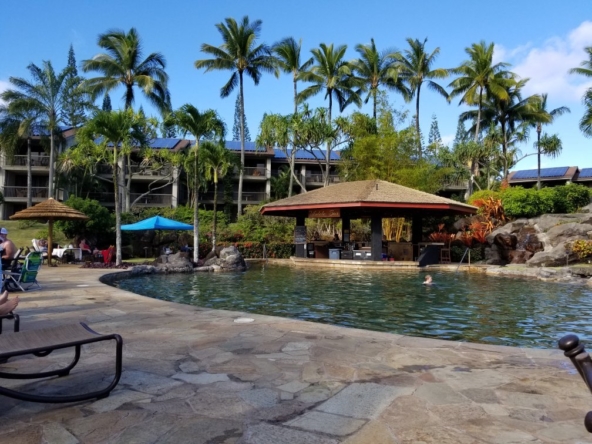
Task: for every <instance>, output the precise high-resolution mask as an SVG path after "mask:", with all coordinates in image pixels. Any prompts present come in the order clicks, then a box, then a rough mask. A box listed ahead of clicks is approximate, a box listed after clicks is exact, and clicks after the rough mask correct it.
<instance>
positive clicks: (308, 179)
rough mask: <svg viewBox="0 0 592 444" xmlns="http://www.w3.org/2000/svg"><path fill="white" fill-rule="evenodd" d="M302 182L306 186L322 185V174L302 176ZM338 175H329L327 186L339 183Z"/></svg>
mask: <svg viewBox="0 0 592 444" xmlns="http://www.w3.org/2000/svg"><path fill="white" fill-rule="evenodd" d="M304 182H305V184H306V185H319V186H322V185H324V180H323V175H322V174H307V175H306V176H304ZM339 182H340V179H339V175H338V174H330V175H329V184H333V183H339Z"/></svg>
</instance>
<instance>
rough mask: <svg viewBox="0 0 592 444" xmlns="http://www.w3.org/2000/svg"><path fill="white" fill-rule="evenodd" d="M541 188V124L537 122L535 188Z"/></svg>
mask: <svg viewBox="0 0 592 444" xmlns="http://www.w3.org/2000/svg"><path fill="white" fill-rule="evenodd" d="M540 189H541V124H540V123H539V124H537V190H540Z"/></svg>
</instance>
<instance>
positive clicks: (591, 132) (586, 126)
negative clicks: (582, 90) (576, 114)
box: [580, 90, 592, 137]
mask: <svg viewBox="0 0 592 444" xmlns="http://www.w3.org/2000/svg"><path fill="white" fill-rule="evenodd" d="M584 106H585V107H586V110H585V111H584V115H583V116H582V118H581V120H580V131H582V132H583V133H584V135H585V136H586V137H592V91H591V90H588V91H587V92H586V94H585V95H584Z"/></svg>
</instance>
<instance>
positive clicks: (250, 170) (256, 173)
mask: <svg viewBox="0 0 592 444" xmlns="http://www.w3.org/2000/svg"><path fill="white" fill-rule="evenodd" d="M243 176H250V177H261V178H266V177H267V170H266V169H265V168H263V167H245V168H243Z"/></svg>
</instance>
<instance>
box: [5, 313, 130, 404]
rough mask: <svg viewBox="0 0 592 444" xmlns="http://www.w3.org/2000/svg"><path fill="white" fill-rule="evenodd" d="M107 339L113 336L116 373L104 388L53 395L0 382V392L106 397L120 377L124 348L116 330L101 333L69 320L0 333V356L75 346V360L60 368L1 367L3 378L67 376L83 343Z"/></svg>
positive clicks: (28, 397) (48, 398) (46, 398)
mask: <svg viewBox="0 0 592 444" xmlns="http://www.w3.org/2000/svg"><path fill="white" fill-rule="evenodd" d="M108 340H114V341H115V343H116V352H115V377H114V378H113V380H112V381H111V383H110V384H109V385H108V386H107V387H106V388H104V389H101V390H97V391H94V392H90V393H85V394H80V395H70V396H52V395H34V394H29V393H23V392H18V391H15V390H12V389H8V388H5V387H3V386H2V385H0V395H5V396H8V397H10V398H15V399H21V400H23V401H32V402H78V401H84V400H87V399H93V398H97V399H100V398H105V397H107V396H109V393H110V392H111V390H113V389H114V388H115V386H116V385H117V383H118V382H119V379H120V378H121V368H122V366H121V356H122V349H123V340H122V339H121V336H119V335H118V334H111V335H101V334H99V333H97V332H95V331H93V330H92V329H91V328H90V327H88V325H86V324H84V323H82V322H80V323H79V324H68V325H62V326H59V327H50V328H44V329H41V330H30V331H25V332H20V333H5V334H3V335H0V360H2V359H9V358H12V357H15V356H22V355H28V354H33V355H35V356H39V357H44V356H47V355H48V354H50V353H51V352H52V351H54V350H59V349H63V348H70V347H74V348H75V354H74V360H73V361H72V362H71V363H70V364H69V365H68V366H66V367H64V368H62V369H59V370H50V371H45V372H39V373H6V372H3V371H0V378H4V379H38V378H47V377H51V376H66V375H68V374H69V373H70V370H72V369H73V368H74V366H75V365H76V364H77V363H78V360H79V359H80V350H81V348H82V347H81V346H82V345H84V344H91V343H93V342H100V341H108ZM0 384H1V383H0Z"/></svg>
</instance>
